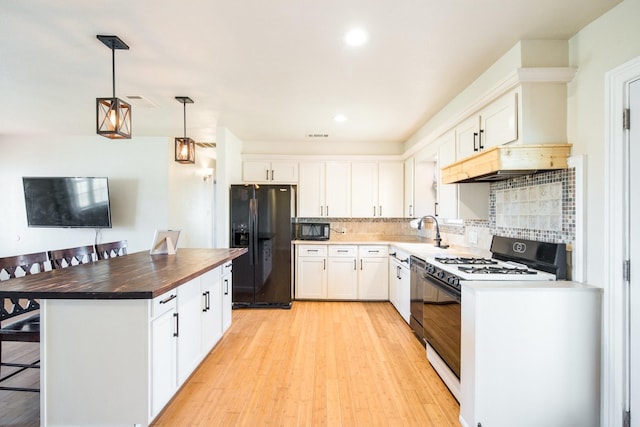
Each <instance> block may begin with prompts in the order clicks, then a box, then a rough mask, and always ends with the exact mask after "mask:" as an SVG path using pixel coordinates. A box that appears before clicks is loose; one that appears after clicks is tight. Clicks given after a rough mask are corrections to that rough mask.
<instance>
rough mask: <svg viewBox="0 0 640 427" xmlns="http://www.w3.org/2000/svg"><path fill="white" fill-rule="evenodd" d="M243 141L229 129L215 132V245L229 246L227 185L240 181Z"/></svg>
mask: <svg viewBox="0 0 640 427" xmlns="http://www.w3.org/2000/svg"><path fill="white" fill-rule="evenodd" d="M242 146H243V142H242V141H241V140H240V139H239V138H238V137H237V136H235V135H234V134H233V133H232V132H231V131H230V130H229V129H227V128H224V127H219V128H218V130H217V133H216V161H217V165H218V170H217V173H216V190H215V206H216V207H215V217H216V223H215V247H217V248H228V247H229V186H230V185H231V184H240V183H242V158H241V153H242Z"/></svg>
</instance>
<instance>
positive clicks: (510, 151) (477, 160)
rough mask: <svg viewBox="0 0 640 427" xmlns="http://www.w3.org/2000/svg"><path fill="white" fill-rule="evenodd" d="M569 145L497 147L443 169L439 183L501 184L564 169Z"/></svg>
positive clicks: (569, 149)
mask: <svg viewBox="0 0 640 427" xmlns="http://www.w3.org/2000/svg"><path fill="white" fill-rule="evenodd" d="M570 154H571V144H542V145H527V144H522V145H520V144H518V145H499V146H497V147H493V148H490V149H487V150H484V151H482V152H480V153H478V154H475V155H473V156H471V157H467V158H466V159H462V160H460V161H457V162H456V163H453V164H450V165H448V166H445V167H443V168H442V183H443V184H454V183H461V182H488V181H501V180H504V179H509V178H515V177H518V176H523V175H531V174H533V173H536V172H544V171H549V170H556V169H566V168H567V159H568V157H569V155H570Z"/></svg>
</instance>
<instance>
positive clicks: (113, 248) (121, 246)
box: [96, 240, 127, 259]
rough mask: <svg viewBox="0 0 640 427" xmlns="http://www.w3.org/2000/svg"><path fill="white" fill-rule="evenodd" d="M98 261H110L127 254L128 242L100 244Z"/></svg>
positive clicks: (97, 247)
mask: <svg viewBox="0 0 640 427" xmlns="http://www.w3.org/2000/svg"><path fill="white" fill-rule="evenodd" d="M96 253H97V254H98V259H109V258H114V257H117V256H123V255H126V254H127V241H126V240H120V241H119V242H110V243H100V244H97V245H96Z"/></svg>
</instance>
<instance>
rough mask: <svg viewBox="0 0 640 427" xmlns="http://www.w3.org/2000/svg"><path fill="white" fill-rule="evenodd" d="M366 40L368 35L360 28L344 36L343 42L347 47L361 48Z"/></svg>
mask: <svg viewBox="0 0 640 427" xmlns="http://www.w3.org/2000/svg"><path fill="white" fill-rule="evenodd" d="M368 38H369V36H368V34H367V33H366V32H365V31H364V30H363V29H362V28H354V29H352V30H349V31H348V32H347V34H345V36H344V41H345V43H346V44H348V45H349V46H362V45H363V44H365V43H366V42H367V39H368Z"/></svg>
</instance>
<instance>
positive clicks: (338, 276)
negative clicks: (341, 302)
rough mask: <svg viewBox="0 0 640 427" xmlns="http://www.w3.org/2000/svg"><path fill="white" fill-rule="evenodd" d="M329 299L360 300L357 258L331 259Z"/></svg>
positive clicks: (328, 283) (328, 285)
mask: <svg viewBox="0 0 640 427" xmlns="http://www.w3.org/2000/svg"><path fill="white" fill-rule="evenodd" d="M327 298H329V299H357V298H358V270H357V269H356V258H355V257H354V258H349V257H345V258H333V257H332V258H329V267H328V280H327Z"/></svg>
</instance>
